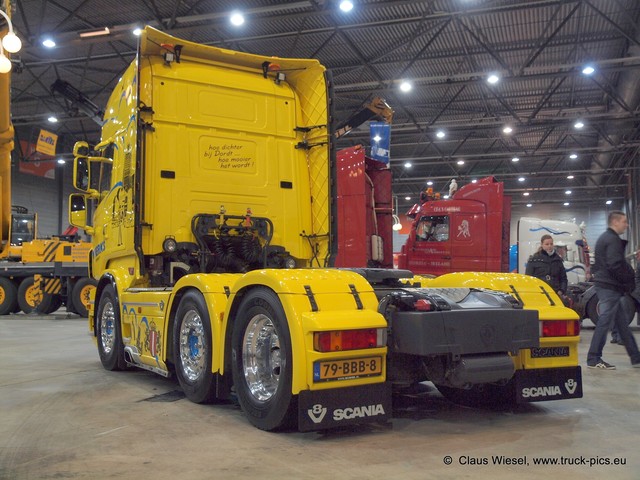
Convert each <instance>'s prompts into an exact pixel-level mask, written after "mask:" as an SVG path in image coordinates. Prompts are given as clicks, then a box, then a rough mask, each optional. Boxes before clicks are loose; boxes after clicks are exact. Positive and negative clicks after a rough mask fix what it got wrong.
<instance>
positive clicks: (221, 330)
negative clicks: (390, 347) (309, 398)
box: [176, 269, 386, 394]
mask: <svg viewBox="0 0 640 480" xmlns="http://www.w3.org/2000/svg"><path fill="white" fill-rule="evenodd" d="M221 276H222V275H197V276H196V275H192V276H188V277H197V281H199V282H202V287H201V288H202V290H201V291H205V290H206V291H216V292H217V293H215V294H214V295H213V297H214V298H213V300H209V296H208V295H205V297H206V298H207V303H208V304H209V305H210V308H212V307H215V309H216V310H215V315H214V314H212V315H211V318H212V319H213V318H216V319H217V321H216V323H220V324H219V326H218V325H217V326H216V328H215V330H216V331H217V335H218V337H217V339H214V341H219V340H224V335H225V332H227V330H229V329H231V328H232V323H233V321H234V317H233V316H234V311H236V310H237V307H238V305H239V304H240V302H241V301H242V298H243V296H244V294H246V292H248V291H249V290H250V289H252V288H255V287H258V286H263V287H266V288H269V289H271V290H273V291H274V292H275V293H276V294H277V295H278V298H279V299H280V302H281V303H282V307H283V310H284V312H285V315H286V317H287V323H288V325H289V334H290V336H291V349H292V356H293V359H292V366H293V379H292V389H293V393H294V394H298V393H299V392H300V391H302V390H307V389H309V388H311V387H312V385H311V379H312V377H313V372H312V365H313V361H314V360H315V358H314V355H313V353H311V354H310V355H307V352H309V351H311V352H312V351H313V338H312V333H313V332H314V331H318V330H333V329H350V328H385V327H386V321H385V320H384V317H383V316H382V315H380V314H379V313H378V312H377V308H378V300H377V298H376V296H375V294H374V292H373V288H372V287H371V285H369V283H368V282H367V281H366V280H365V279H364V278H363V277H362V276H360V275H358V274H356V273H354V272H349V271H341V270H335V269H295V270H256V271H252V272H249V273H247V274H244V275H240V276H237V277H236V278H235V282H234V283H233V285H232V286H230V290H231V294H230V296H229V298H228V300H227V301H226V308H225V310H224V315H222V317H220V311H221V306H222V304H223V303H224V299H223V298H222V297H221V290H220V285H221V283H220V282H218V280H217V279H218V278H219V277H221ZM188 277H184V279H185V282H178V285H176V290H177V288H178V287H180V288H182V287H184V286H186V285H187V281H186V280H187V278H188ZM209 277H210V278H209ZM229 277H232V276H229ZM214 279H215V280H214ZM181 280H182V279H181ZM194 280H195V279H194ZM229 280H232V279H231V278H229ZM210 282H214V283H210ZM190 283H191V282H190ZM214 284H215V285H216V286H214ZM191 285H193V286H195V285H194V284H193V283H191ZM305 286H307V287H309V289H310V291H311V292H312V297H313V301H314V302H315V304H316V308H317V311H315V312H314V311H313V310H314V307H313V306H312V303H311V302H312V300H311V298H310V294H309V293H308V292H307V289H305ZM351 286H353V288H354V289H355V291H356V292H357V296H358V298H359V300H360V302H361V304H362V308H358V305H357V301H356V299H355V296H354V294H353V292H352V288H351ZM196 288H197V287H196ZM214 304H215V305H214ZM211 313H213V310H212V311H211ZM213 330H214V329H213V326H212V331H213ZM214 335H216V334H214ZM216 344H217V345H221V346H222V348H221V349H220V351H219V352H215V354H216V357H217V360H216V361H215V362H214V363H215V364H216V367H217V369H219V371H220V373H224V358H225V350H226V349H227V348H229V346H228V345H225V344H224V342H223V341H221V342H220V343H216ZM371 354H372V355H373V354H382V355H383V356H384V355H386V347H384V348H382V349H377V350H376V351H375V352H373V351H372V352H371ZM346 356H349V354H346ZM309 357H311V358H309ZM216 367H214V371H215V370H216ZM384 380H385V378H384V376H382V377H381V378H380V380H379V381H381V382H382V381H384ZM362 383H371V379H358V380H353V381H345V382H344V384H343V385H344V386H345V387H346V386H353V385H359V384H362ZM331 387H332V388H335V385H331ZM314 388H318V389H321V388H328V386H326V385H317V386H315V387H314Z"/></svg>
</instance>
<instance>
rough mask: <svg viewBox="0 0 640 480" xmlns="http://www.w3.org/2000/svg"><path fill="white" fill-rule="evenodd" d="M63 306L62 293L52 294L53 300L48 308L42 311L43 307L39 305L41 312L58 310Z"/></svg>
mask: <svg viewBox="0 0 640 480" xmlns="http://www.w3.org/2000/svg"><path fill="white" fill-rule="evenodd" d="M61 306H62V299H61V298H60V295H52V296H51V302H50V303H49V306H48V308H47V309H46V310H44V311H41V308H40V307H38V311H39V312H40V313H46V314H49V313H53V312H55V311H56V310H58V309H59V308H60V307H61Z"/></svg>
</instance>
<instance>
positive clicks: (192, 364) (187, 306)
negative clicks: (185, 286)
mask: <svg viewBox="0 0 640 480" xmlns="http://www.w3.org/2000/svg"><path fill="white" fill-rule="evenodd" d="M212 341H213V338H212V335H211V319H210V318H209V311H208V309H207V306H206V304H205V301H204V298H203V297H202V294H201V293H199V292H196V291H193V290H192V291H190V292H187V293H186V294H185V295H184V297H182V300H180V304H179V305H178V310H177V311H176V318H175V322H174V330H173V351H174V365H175V369H176V377H178V382H179V383H180V386H181V387H182V390H184V393H185V395H186V396H187V398H188V399H189V400H191V401H192V402H194V403H211V402H213V400H215V393H216V377H215V375H214V374H213V372H212V371H211V358H212V355H213V347H212Z"/></svg>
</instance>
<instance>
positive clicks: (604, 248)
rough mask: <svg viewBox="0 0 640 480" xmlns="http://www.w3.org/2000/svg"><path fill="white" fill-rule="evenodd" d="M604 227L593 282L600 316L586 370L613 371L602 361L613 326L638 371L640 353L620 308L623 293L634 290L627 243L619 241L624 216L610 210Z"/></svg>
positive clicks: (610, 366) (623, 311)
mask: <svg viewBox="0 0 640 480" xmlns="http://www.w3.org/2000/svg"><path fill="white" fill-rule="evenodd" d="M607 225H608V227H609V228H607V230H606V231H605V232H604V233H603V234H602V235H600V238H598V241H597V242H596V250H595V254H596V263H595V265H594V271H595V276H594V282H595V288H596V293H597V295H598V299H599V307H600V311H601V313H600V319H599V320H598V324H597V325H596V329H595V331H594V332H593V338H592V339H591V346H590V347H589V353H588V354H587V367H589V368H599V369H604V370H615V368H616V367H615V366H613V365H611V364H609V363H607V362H605V361H604V360H602V349H603V348H604V345H605V343H606V341H607V333H608V332H609V330H610V329H611V327H612V326H613V325H615V326H616V328H617V329H618V335H619V336H620V341H621V342H622V343H623V344H624V346H625V348H626V349H627V353H628V354H629V357H630V358H631V365H632V366H633V367H638V368H640V351H638V344H637V343H636V339H635V338H634V336H633V333H631V330H630V329H629V322H628V318H626V316H627V315H626V313H625V309H624V306H623V305H622V299H623V298H624V294H625V293H630V292H632V291H633V289H634V287H635V280H634V276H635V272H634V271H633V268H632V267H631V265H629V264H628V263H627V261H626V260H625V257H624V249H625V247H626V245H627V241H626V240H622V239H621V238H620V235H622V234H623V233H624V232H625V231H626V230H627V228H628V227H629V223H628V221H627V216H626V215H625V214H624V213H623V212H620V211H613V212H611V213H610V214H609V217H608V219H607Z"/></svg>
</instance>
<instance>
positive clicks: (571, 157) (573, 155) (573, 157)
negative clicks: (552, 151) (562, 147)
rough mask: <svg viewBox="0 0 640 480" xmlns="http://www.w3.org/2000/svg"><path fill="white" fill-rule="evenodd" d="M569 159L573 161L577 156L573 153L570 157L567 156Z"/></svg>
mask: <svg viewBox="0 0 640 480" xmlns="http://www.w3.org/2000/svg"><path fill="white" fill-rule="evenodd" d="M569 158H570V159H571V160H575V159H576V158H578V155H577V154H575V153H572V154H571V155H569Z"/></svg>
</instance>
